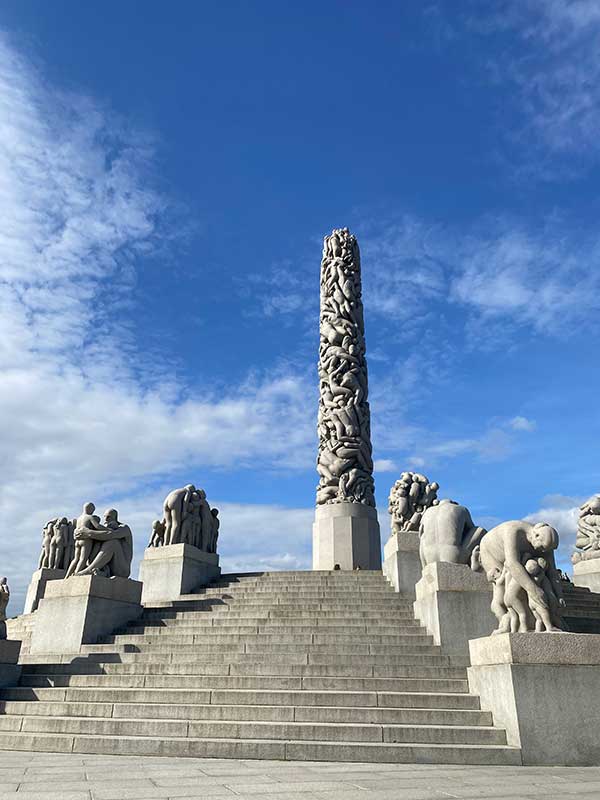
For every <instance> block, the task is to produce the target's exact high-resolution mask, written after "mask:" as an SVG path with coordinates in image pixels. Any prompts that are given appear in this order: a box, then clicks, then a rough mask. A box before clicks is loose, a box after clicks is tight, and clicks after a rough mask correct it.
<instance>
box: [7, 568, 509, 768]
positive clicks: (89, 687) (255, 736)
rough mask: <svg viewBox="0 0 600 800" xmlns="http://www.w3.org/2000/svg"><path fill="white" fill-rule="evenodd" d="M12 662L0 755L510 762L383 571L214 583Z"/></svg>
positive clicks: (461, 672) (463, 678)
mask: <svg viewBox="0 0 600 800" xmlns="http://www.w3.org/2000/svg"><path fill="white" fill-rule="evenodd" d="M23 661H24V667H23V675H22V678H21V681H20V684H19V685H18V686H16V687H14V688H7V689H3V690H0V749H5V750H25V749H26V750H38V751H59V752H79V753H110V754H136V755H155V756H161V755H164V756H167V755H168V756H202V757H217V758H244V759H246V758H248V759H250V758H261V759H290V760H311V761H317V760H329V761H363V762H364V761H371V762H391V763H394V762H415V763H416V762H420V763H452V764H519V763H520V761H521V758H520V750H519V749H517V748H514V747H509V746H508V745H507V744H506V736H505V732H504V731H503V730H501V729H499V728H497V727H495V726H494V725H493V720H492V718H491V715H490V714H489V713H487V712H485V711H481V710H480V706H479V699H478V697H476V696H474V695H472V694H469V689H468V684H467V675H466V670H465V668H464V667H461V666H456V665H453V664H452V663H451V661H450V658H449V657H448V656H445V655H444V654H442V653H441V652H440V649H439V647H436V646H435V645H433V644H432V640H431V637H430V636H429V635H427V633H426V631H424V630H423V629H422V628H421V627H419V624H418V623H417V622H416V621H415V618H414V616H413V612H412V601H411V599H410V598H408V597H404V596H401V595H398V594H396V593H395V592H394V591H393V589H392V588H391V587H389V586H388V584H387V582H386V581H385V579H384V577H383V575H382V573H381V572H366V571H364V572H353V573H348V572H333V573H332V572H291V573H290V572H288V573H285V572H276V573H263V574H256V575H254V574H248V575H230V576H224V577H223V578H222V579H221V580H220V581H219V582H218V583H217V584H214V585H212V586H210V587H208V588H206V589H205V590H203V591H201V592H199V593H198V594H194V595H186V596H182V597H181V598H180V599H179V600H177V601H176V602H173V603H169V604H164V605H162V606H160V607H147V608H146V609H145V610H144V613H143V616H142V617H141V618H140V619H139V620H137V621H135V622H133V623H131V624H130V625H129V626H127V627H126V628H125V629H123V630H121V631H118V632H116V633H115V634H114V635H112V636H110V637H106V638H105V639H104V640H103V641H102V642H99V643H98V644H94V645H85V646H84V647H83V649H82V653H81V654H79V655H77V656H71V657H66V656H63V657H58V656H54V657H52V656H37V657H34V656H32V655H27V656H25V657H24V659H23Z"/></svg>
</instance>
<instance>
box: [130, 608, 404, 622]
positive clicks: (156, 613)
mask: <svg viewBox="0 0 600 800" xmlns="http://www.w3.org/2000/svg"><path fill="white" fill-rule="evenodd" d="M139 619H140V620H153V619H205V620H209V619H210V620H214V622H215V624H222V623H224V622H226V621H227V620H229V621H233V620H246V619H248V620H259V621H264V620H280V619H281V620H287V619H290V620H304V621H305V622H306V623H307V624H311V625H312V624H315V625H320V624H328V623H330V622H334V623H337V624H342V623H344V622H346V621H347V622H350V623H355V624H371V623H373V624H378V623H379V624H384V625H389V624H391V623H393V622H401V621H403V620H414V613H413V612H412V611H410V612H409V611H402V612H394V614H393V615H391V614H385V615H382V614H381V612H380V611H363V610H362V609H361V608H360V606H358V607H356V608H345V609H343V610H340V611H339V612H338V611H309V610H306V609H304V608H303V607H297V606H292V607H290V608H289V609H288V608H284V607H282V606H275V607H273V608H270V609H267V610H265V611H257V610H246V609H245V608H244V607H237V606H218V607H217V608H213V609H211V610H206V609H200V610H191V609H188V610H183V611H181V610H179V611H178V610H176V609H174V608H156V607H149V608H146V609H145V610H144V613H143V614H142V616H141V617H140V618H139Z"/></svg>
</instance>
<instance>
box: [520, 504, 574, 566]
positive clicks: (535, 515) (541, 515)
mask: <svg viewBox="0 0 600 800" xmlns="http://www.w3.org/2000/svg"><path fill="white" fill-rule="evenodd" d="M584 500H585V498H584V497H569V496H567V495H561V494H553V495H548V496H547V497H544V498H543V499H542V502H541V505H540V508H539V509H538V510H537V511H534V512H532V513H531V514H528V515H527V516H526V517H525V519H526V520H528V521H529V522H547V523H548V524H550V525H552V527H553V528H556V530H557V531H558V535H559V538H560V544H559V550H558V559H557V560H558V562H559V565H560V567H561V568H562V569H564V570H570V568H571V554H572V552H573V548H574V546H575V534H576V532H577V521H578V518H579V506H580V505H581V503H582V502H583V501H584Z"/></svg>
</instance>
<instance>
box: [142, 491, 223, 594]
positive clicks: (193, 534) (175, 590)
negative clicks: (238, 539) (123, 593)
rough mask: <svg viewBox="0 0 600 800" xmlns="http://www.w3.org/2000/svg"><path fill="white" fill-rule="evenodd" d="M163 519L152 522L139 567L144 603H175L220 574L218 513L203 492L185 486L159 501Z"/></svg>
mask: <svg viewBox="0 0 600 800" xmlns="http://www.w3.org/2000/svg"><path fill="white" fill-rule="evenodd" d="M163 515H164V516H163V519H162V520H154V522H153V523H152V534H151V537H150V541H149V543H148V547H147V548H146V551H145V553H144V558H143V560H142V563H141V564H140V580H141V581H142V582H143V584H144V590H143V594H142V602H143V603H144V604H148V603H156V602H164V601H167V600H175V599H177V598H178V597H179V596H180V595H182V594H186V593H188V592H191V591H193V590H195V589H199V588H200V587H202V586H205V585H206V584H207V583H210V582H211V581H212V580H214V579H215V578H217V577H219V575H220V574H221V569H220V567H219V556H218V555H217V541H218V538H219V526H220V520H219V512H218V510H217V509H216V508H211V507H210V505H209V503H208V501H207V500H206V492H205V491H204V490H203V489H197V488H196V487H195V486H194V484H193V483H188V484H187V485H186V486H183V487H182V488H181V489H173V491H172V492H169V494H168V495H167V496H166V497H165V500H164V502H163Z"/></svg>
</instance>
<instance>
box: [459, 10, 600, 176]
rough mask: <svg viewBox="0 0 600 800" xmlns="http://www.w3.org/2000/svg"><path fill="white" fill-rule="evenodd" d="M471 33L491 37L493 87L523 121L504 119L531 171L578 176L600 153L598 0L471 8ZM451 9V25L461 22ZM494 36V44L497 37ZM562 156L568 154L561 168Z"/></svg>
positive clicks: (487, 43) (487, 59) (489, 64)
mask: <svg viewBox="0 0 600 800" xmlns="http://www.w3.org/2000/svg"><path fill="white" fill-rule="evenodd" d="M471 8H472V13H471V15H470V16H469V17H468V19H467V31H468V33H473V32H476V33H478V34H480V35H483V36H484V37H486V38H485V63H484V66H486V67H487V68H488V69H489V74H490V77H491V81H492V83H493V85H495V86H497V85H498V84H500V85H503V86H504V87H505V88H507V89H508V90H509V91H510V100H509V102H511V101H512V103H513V109H514V110H516V111H518V112H520V120H515V121H514V123H513V124H512V125H511V126H507V125H506V102H505V103H504V104H503V109H504V111H503V115H502V118H501V119H500V120H499V125H501V126H502V129H503V133H505V134H506V133H508V134H509V136H510V137H511V139H512V143H513V144H514V145H516V146H517V149H518V150H519V151H520V156H519V161H520V162H521V165H522V169H523V170H524V171H526V172H528V173H531V172H532V171H533V170H535V171H536V172H537V173H538V174H539V175H541V176H545V177H550V178H552V177H556V176H557V175H560V176H563V177H564V176H565V175H568V174H569V171H571V172H572V171H577V170H578V169H579V168H580V167H581V165H582V162H583V161H585V160H586V159H587V158H588V157H591V158H596V157H597V156H598V154H599V153H600V146H599V140H598V135H597V131H598V127H599V125H600V48H599V44H600V6H599V5H598V2H597V0H568V1H566V0H508V1H507V2H504V3H502V7H501V9H500V10H499V9H498V8H497V7H495V6H494V5H492V6H491V7H490V6H489V5H487V4H475V3H472V4H471ZM453 12H454V8H453V6H451V5H450V4H449V5H448V19H449V20H450V19H451V20H452V21H453V22H456V19H457V18H456V14H455V13H453ZM494 37H495V38H494ZM557 155H568V156H569V157H570V161H569V164H566V163H563V164H561V165H560V166H559V165H558V164H557V162H556V156H557Z"/></svg>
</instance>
